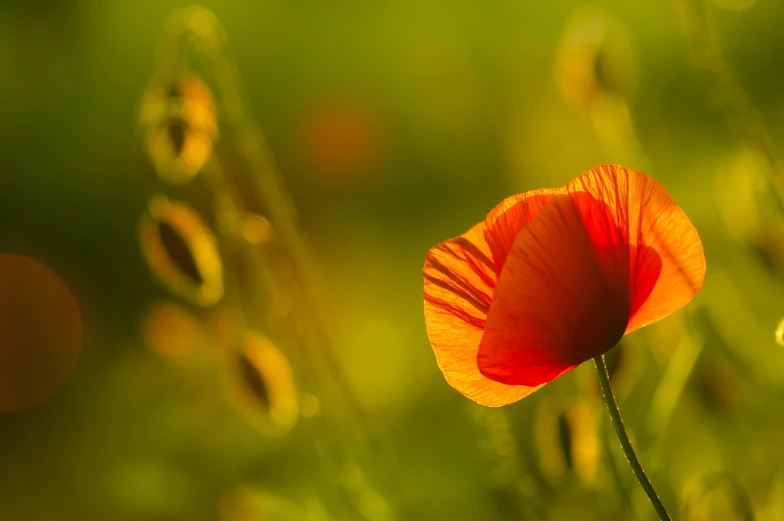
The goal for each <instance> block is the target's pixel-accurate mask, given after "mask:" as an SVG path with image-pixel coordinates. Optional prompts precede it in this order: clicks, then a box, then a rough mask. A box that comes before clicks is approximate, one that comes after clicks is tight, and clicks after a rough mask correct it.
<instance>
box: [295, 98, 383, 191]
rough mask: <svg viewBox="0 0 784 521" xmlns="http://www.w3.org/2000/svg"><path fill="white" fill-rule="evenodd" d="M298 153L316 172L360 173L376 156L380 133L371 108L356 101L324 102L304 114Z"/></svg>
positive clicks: (372, 164)
mask: <svg viewBox="0 0 784 521" xmlns="http://www.w3.org/2000/svg"><path fill="white" fill-rule="evenodd" d="M302 119H303V120H302V126H301V130H300V147H301V151H300V153H301V155H302V157H303V158H304V160H305V161H306V166H307V168H308V169H309V170H310V171H311V172H313V173H314V174H316V175H320V176H325V177H331V178H350V177H359V176H362V175H363V174H366V173H367V172H368V171H370V170H371V169H374V168H375V167H376V166H377V164H378V160H379V156H380V152H381V144H382V139H381V138H382V135H381V134H382V133H381V128H380V125H379V122H378V119H377V118H375V117H374V115H373V113H372V111H371V110H369V109H368V108H367V107H365V106H363V104H361V103H358V102H356V101H338V102H329V103H323V104H320V105H317V106H313V107H311V108H310V109H309V110H306V112H305V113H304V115H303V118H302Z"/></svg>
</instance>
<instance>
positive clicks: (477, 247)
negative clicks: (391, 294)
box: [423, 223, 536, 407]
mask: <svg viewBox="0 0 784 521" xmlns="http://www.w3.org/2000/svg"><path fill="white" fill-rule="evenodd" d="M491 257H492V253H491V252H490V249H489V247H488V245H487V242H486V241H485V224H484V223H480V224H477V225H476V226H474V227H473V228H471V229H470V230H469V231H468V232H467V233H465V234H463V235H461V236H459V237H456V238H454V239H451V240H448V241H446V242H443V243H441V244H439V245H438V246H435V247H434V248H432V249H431V250H430V251H429V252H428V254H427V260H426V261H425V267H424V270H423V275H424V278H425V292H424V296H425V323H426V326H427V334H428V337H429V338H430V344H431V345H432V346H433V351H434V352H435V355H436V361H437V362H438V366H439V368H440V369H441V371H442V372H443V373H444V377H445V378H446V381H447V382H448V383H449V384H450V385H451V386H452V387H454V388H455V389H456V390H457V391H459V392H460V393H462V394H463V395H465V396H467V397H468V398H471V399H472V400H474V401H475V402H478V403H480V404H482V405H487V406H490V407H500V406H502V405H506V404H509V403H512V402H515V401H517V400H520V399H522V398H524V397H525V396H528V395H529V394H531V393H532V392H533V391H535V390H536V388H532V387H526V386H508V385H504V384H500V383H497V382H494V381H492V380H490V379H488V378H486V377H484V376H482V374H481V373H480V372H479V368H478V367H477V364H476V354H477V350H478V349H479V342H480V340H481V338H482V334H483V330H484V327H485V318H486V317H487V311H488V310H489V308H490V300H491V298H492V295H493V291H494V289H495V285H496V281H497V280H498V271H499V269H498V267H497V266H496V265H495V263H494V262H493V261H492V260H491Z"/></svg>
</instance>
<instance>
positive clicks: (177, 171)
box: [140, 74, 218, 185]
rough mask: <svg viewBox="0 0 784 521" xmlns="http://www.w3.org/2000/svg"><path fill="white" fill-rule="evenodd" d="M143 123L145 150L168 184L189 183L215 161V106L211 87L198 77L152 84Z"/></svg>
mask: <svg viewBox="0 0 784 521" xmlns="http://www.w3.org/2000/svg"><path fill="white" fill-rule="evenodd" d="M140 120H141V121H140V122H141V127H142V133H143V136H142V140H143V146H144V149H145V151H146V153H147V155H148V156H149V158H150V162H151V163H152V165H153V167H154V168H155V170H156V172H157V173H158V176H159V177H160V178H161V179H162V180H163V181H164V182H165V183H167V184H170V185H179V184H183V183H187V182H188V181H190V180H191V179H192V178H193V177H194V176H195V175H196V174H198V173H199V172H200V171H201V170H202V169H203V168H204V166H205V165H206V164H207V162H208V161H209V159H210V158H211V157H212V154H213V146H214V141H215V139H216V137H217V133H218V127H217V121H216V113H215V104H214V103H213V100H212V94H211V93H210V89H209V87H207V85H206V84H205V83H204V82H203V81H201V80H200V79H198V78H196V77H195V76H192V75H187V74H183V75H180V76H179V77H177V78H176V79H175V80H168V79H161V78H156V79H154V80H153V81H152V82H150V85H149V86H148V87H147V92H146V93H145V95H144V97H143V99H142V107H141V116H140Z"/></svg>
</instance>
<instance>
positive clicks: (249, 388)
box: [224, 332, 299, 436]
mask: <svg viewBox="0 0 784 521" xmlns="http://www.w3.org/2000/svg"><path fill="white" fill-rule="evenodd" d="M224 369H225V370H224V383H225V386H226V391H227V394H228V397H229V399H230V400H231V402H232V403H233V404H234V405H235V406H236V407H237V409H238V410H239V411H240V412H241V413H242V414H244V415H245V416H246V417H247V418H248V420H249V421H250V422H251V423H252V424H253V425H254V426H255V427H257V428H258V429H259V430H260V431H262V432H263V433H264V434H266V435H269V436H282V435H284V434H286V433H287V432H288V431H289V430H290V429H291V428H292V427H293V426H294V424H295V423H296V422H297V418H298V417H299V405H298V400H297V388H296V385H295V383H294V375H293V373H292V371H291V366H290V365H289V362H288V360H287V359H286V357H285V356H284V355H283V353H281V352H280V350H279V349H278V348H277V347H276V346H275V345H274V344H273V343H272V342H271V341H270V340H269V339H267V338H266V337H265V336H264V335H262V334H260V333H256V332H248V333H247V334H246V335H245V336H244V338H243V339H242V340H241V342H240V343H239V345H238V346H237V347H235V348H229V349H228V350H227V352H226V361H225V367H224Z"/></svg>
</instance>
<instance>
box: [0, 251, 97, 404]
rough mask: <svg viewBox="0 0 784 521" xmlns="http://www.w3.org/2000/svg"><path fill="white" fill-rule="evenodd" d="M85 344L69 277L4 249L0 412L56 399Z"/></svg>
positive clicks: (0, 267) (0, 261) (0, 259)
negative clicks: (68, 280) (8, 252)
mask: <svg viewBox="0 0 784 521" xmlns="http://www.w3.org/2000/svg"><path fill="white" fill-rule="evenodd" d="M81 347H82V319H81V313H80V311H79V305H78V303H77V302H76V299H75V298H74V296H73V294H72V293H71V291H70V289H69V288H68V286H67V285H66V284H65V282H63V281H62V279H60V277H58V276H57V275H56V274H55V273H54V272H52V271H51V270H50V269H49V268H47V267H46V266H44V265H43V264H41V263H39V262H37V261H35V260H33V259H30V258H28V257H24V256H21V255H14V254H0V412H15V411H21V410H24V409H27V408H30V407H32V406H34V405H37V404H39V403H41V402H43V401H45V400H47V399H49V398H51V397H52V396H53V395H54V394H55V393H56V392H57V391H58V389H60V387H61V386H62V385H63V384H64V383H65V381H66V380H67V379H68V377H69V376H70V375H71V373H72V372H73V370H74V368H75V367H76V362H77V360H78V358H79V353H80V351H81Z"/></svg>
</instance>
